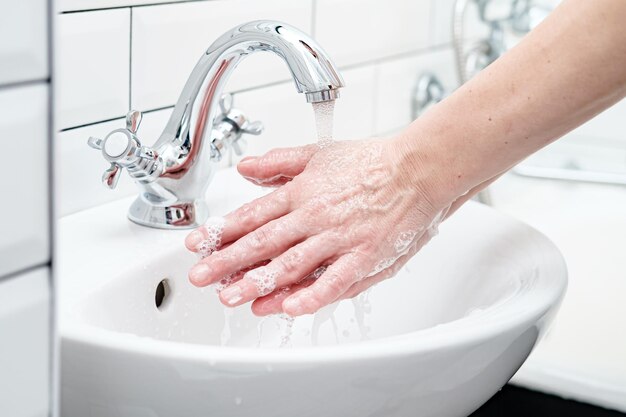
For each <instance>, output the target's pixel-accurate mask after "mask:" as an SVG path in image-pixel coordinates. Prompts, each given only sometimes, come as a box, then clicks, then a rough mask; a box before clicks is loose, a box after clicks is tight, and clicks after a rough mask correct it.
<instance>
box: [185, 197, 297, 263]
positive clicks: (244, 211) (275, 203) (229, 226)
mask: <svg viewBox="0 0 626 417" xmlns="http://www.w3.org/2000/svg"><path fill="white" fill-rule="evenodd" d="M289 211H290V198H289V190H288V189H285V188H282V189H279V190H276V191H274V192H272V193H270V194H268V195H266V196H263V197H260V198H257V199H256V200H253V201H251V202H249V203H246V204H244V205H243V206H241V207H240V208H238V209H237V210H235V211H233V212H231V213H229V214H227V215H226V216H225V217H223V218H222V217H211V218H209V220H208V221H207V223H206V224H205V225H203V226H200V227H199V228H197V229H196V230H194V231H193V232H191V233H190V234H189V235H188V236H187V238H186V239H185V246H186V247H187V249H189V250H190V251H192V252H199V251H201V250H203V248H204V247H206V249H207V251H208V252H209V253H208V255H210V254H211V253H213V252H214V251H215V250H217V249H219V248H220V247H221V246H223V245H224V244H225V243H229V242H232V241H234V240H236V239H239V238H240V237H241V236H243V235H245V234H247V233H250V232H251V231H253V230H255V229H257V228H258V227H260V226H262V225H264V224H266V223H268V222H270V221H272V220H274V219H277V218H279V217H281V216H284V215H285V214H287V213H288V212H289ZM217 242H219V244H215V243H217Z"/></svg>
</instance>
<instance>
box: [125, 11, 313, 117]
mask: <svg viewBox="0 0 626 417" xmlns="http://www.w3.org/2000/svg"><path fill="white" fill-rule="evenodd" d="M311 1H312V0H299V1H292V0H264V1H254V0H228V1H207V2H189V3H180V4H168V5H155V6H148V7H138V8H136V9H134V10H133V48H132V51H133V59H132V105H133V107H134V108H137V109H142V110H147V109H155V108H160V107H164V106H170V105H173V104H174V103H176V100H177V99H178V96H179V94H180V92H181V91H182V89H183V86H184V85H185V82H186V81H187V79H188V78H189V74H190V73H191V71H192V69H193V67H194V66H195V64H196V62H197V61H198V59H199V58H200V57H201V56H202V54H203V53H204V52H205V51H206V50H207V48H208V47H209V46H210V45H211V44H212V43H213V41H215V39H217V38H218V37H219V36H221V35H222V34H223V33H225V32H226V31H227V30H229V29H231V28H233V27H234V26H236V25H238V24H241V23H244V22H247V21H252V20H258V19H273V20H279V21H283V22H286V23H289V24H291V25H293V26H295V27H297V28H299V29H301V30H303V31H304V32H310V29H311V8H312V2H311ZM288 79H290V74H289V71H288V69H287V66H286V65H285V64H284V62H282V60H281V59H280V58H279V57H277V56H274V54H271V53H259V54H255V55H252V56H250V57H247V58H246V59H245V60H244V61H242V62H241V63H240V64H239V67H238V68H237V69H235V71H234V73H233V76H232V78H231V80H230V81H229V83H228V89H229V90H241V89H245V88H250V87H253V86H258V85H263V84H268V83H275V82H278V81H281V80H288Z"/></svg>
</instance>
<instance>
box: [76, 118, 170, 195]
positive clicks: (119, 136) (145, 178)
mask: <svg viewBox="0 0 626 417" xmlns="http://www.w3.org/2000/svg"><path fill="white" fill-rule="evenodd" d="M140 123H141V113H140V112H138V111H136V110H132V111H130V112H128V114H127V115H126V128H124V129H116V130H114V131H112V132H111V133H109V134H108V135H107V136H106V137H105V138H104V139H99V138H94V137H90V138H89V141H88V142H87V143H88V144H89V146H91V147H92V148H94V149H98V150H101V151H102V156H103V157H104V159H105V160H106V161H108V162H110V163H111V166H110V167H109V168H108V169H107V170H106V171H104V174H103V175H102V182H103V184H104V185H106V186H107V187H109V188H111V189H113V188H115V186H116V185H117V181H118V180H119V178H120V175H121V173H122V168H126V169H127V170H128V173H129V174H130V176H131V177H133V178H134V179H135V180H136V181H137V182H139V183H142V184H148V183H150V182H152V181H154V180H155V179H156V178H157V177H158V176H159V175H161V173H162V172H163V164H162V162H161V160H160V159H159V156H158V154H157V153H156V152H155V151H154V150H152V149H150V148H148V147H145V146H142V145H141V142H140V141H139V138H138V137H137V135H136V134H137V129H138V128H139V124H140Z"/></svg>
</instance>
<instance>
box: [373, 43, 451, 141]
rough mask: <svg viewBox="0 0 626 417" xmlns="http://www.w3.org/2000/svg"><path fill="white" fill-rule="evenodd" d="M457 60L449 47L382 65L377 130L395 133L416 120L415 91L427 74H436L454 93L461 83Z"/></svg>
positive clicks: (380, 67) (378, 94)
mask: <svg viewBox="0 0 626 417" xmlns="http://www.w3.org/2000/svg"><path fill="white" fill-rule="evenodd" d="M453 59H454V55H453V52H452V49H451V48H449V47H446V48H443V49H439V50H434V51H431V52H427V53H424V54H420V55H417V56H412V57H409V58H402V59H397V60H393V61H389V62H384V63H382V64H379V65H378V82H377V100H376V103H377V108H376V124H375V130H376V131H377V132H381V133H383V132H389V131H394V130H397V129H399V128H401V127H402V126H406V125H407V124H408V123H410V122H411V121H412V117H411V100H412V96H413V90H414V88H415V85H416V84H417V80H418V79H419V77H420V76H421V75H422V74H424V73H427V72H430V73H432V74H435V75H436V76H437V77H438V78H439V80H440V81H441V83H442V84H443V86H444V88H445V89H446V90H447V91H448V92H452V91H454V90H455V89H456V87H457V81H456V72H455V71H454V66H453V65H451V63H452V62H453Z"/></svg>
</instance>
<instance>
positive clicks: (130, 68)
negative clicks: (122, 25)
mask: <svg viewBox="0 0 626 417" xmlns="http://www.w3.org/2000/svg"><path fill="white" fill-rule="evenodd" d="M129 38H130V41H129V45H128V55H129V56H128V111H130V110H131V109H132V107H133V8H132V7H130V36H129Z"/></svg>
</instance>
